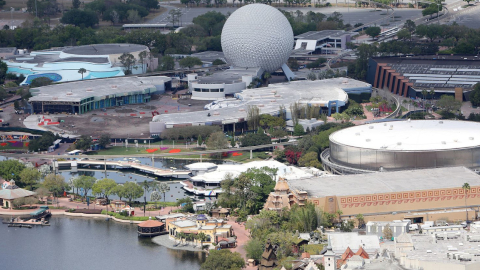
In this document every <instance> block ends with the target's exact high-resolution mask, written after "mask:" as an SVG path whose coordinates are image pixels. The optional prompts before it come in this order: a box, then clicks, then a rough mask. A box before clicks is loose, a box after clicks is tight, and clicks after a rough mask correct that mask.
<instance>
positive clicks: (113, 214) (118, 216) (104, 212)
mask: <svg viewBox="0 0 480 270" xmlns="http://www.w3.org/2000/svg"><path fill="white" fill-rule="evenodd" d="M107 214H108V215H109V216H111V217H114V218H118V219H123V220H134V221H146V220H148V219H149V217H126V216H122V215H120V214H119V213H114V212H108V213H107V210H102V215H107Z"/></svg>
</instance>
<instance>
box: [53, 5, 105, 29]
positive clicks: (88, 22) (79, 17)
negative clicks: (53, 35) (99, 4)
mask: <svg viewBox="0 0 480 270" xmlns="http://www.w3.org/2000/svg"><path fill="white" fill-rule="evenodd" d="M60 22H61V23H63V24H72V25H75V26H78V27H94V26H95V25H97V24H98V17H97V14H96V13H95V12H93V11H89V10H80V9H72V10H69V11H67V12H65V13H63V16H62V18H61V19H60Z"/></svg>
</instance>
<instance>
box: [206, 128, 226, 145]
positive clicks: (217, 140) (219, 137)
mask: <svg viewBox="0 0 480 270" xmlns="http://www.w3.org/2000/svg"><path fill="white" fill-rule="evenodd" d="M227 145H228V140H227V137H226V136H225V134H223V132H221V131H219V132H215V133H212V134H211V135H210V137H208V139H207V148H208V149H224V148H226V147H227Z"/></svg>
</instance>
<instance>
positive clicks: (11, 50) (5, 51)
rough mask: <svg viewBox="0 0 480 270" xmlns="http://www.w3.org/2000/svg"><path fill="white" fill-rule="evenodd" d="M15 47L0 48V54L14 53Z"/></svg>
mask: <svg viewBox="0 0 480 270" xmlns="http://www.w3.org/2000/svg"><path fill="white" fill-rule="evenodd" d="M16 49H17V48H16V47H3V48H0V53H15V50H16Z"/></svg>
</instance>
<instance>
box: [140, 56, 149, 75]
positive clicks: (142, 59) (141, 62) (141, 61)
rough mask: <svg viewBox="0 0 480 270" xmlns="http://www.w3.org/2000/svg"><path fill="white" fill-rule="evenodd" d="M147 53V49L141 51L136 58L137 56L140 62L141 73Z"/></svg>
mask: <svg viewBox="0 0 480 270" xmlns="http://www.w3.org/2000/svg"><path fill="white" fill-rule="evenodd" d="M148 54H149V52H147V51H142V52H140V53H139V54H138V58H139V60H138V61H139V62H140V64H142V73H145V63H146V61H145V60H146V59H147V58H148Z"/></svg>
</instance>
